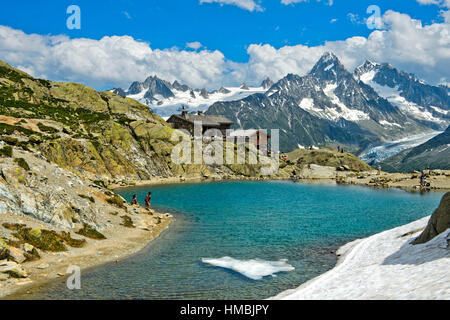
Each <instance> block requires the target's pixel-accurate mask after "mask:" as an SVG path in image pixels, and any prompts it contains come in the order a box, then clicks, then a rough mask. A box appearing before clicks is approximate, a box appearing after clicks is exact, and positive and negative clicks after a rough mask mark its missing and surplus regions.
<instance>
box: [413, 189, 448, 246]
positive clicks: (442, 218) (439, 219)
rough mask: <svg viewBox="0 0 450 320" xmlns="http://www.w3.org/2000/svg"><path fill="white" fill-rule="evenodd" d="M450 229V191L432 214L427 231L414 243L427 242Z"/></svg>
mask: <svg viewBox="0 0 450 320" xmlns="http://www.w3.org/2000/svg"><path fill="white" fill-rule="evenodd" d="M447 229H450V192H448V193H447V194H445V195H444V197H443V198H442V201H441V204H440V205H439V208H437V209H436V211H435V212H434V213H433V215H432V216H431V219H430V221H429V222H428V225H427V227H426V228H425V231H424V232H423V233H422V234H421V235H420V236H419V237H418V238H417V239H416V240H414V244H422V243H426V242H428V241H430V240H432V239H434V238H435V237H436V236H438V235H440V234H441V233H443V232H445V231H446V230H447Z"/></svg>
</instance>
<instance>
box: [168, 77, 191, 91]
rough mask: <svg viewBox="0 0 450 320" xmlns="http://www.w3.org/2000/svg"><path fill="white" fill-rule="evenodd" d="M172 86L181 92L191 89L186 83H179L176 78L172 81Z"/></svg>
mask: <svg viewBox="0 0 450 320" xmlns="http://www.w3.org/2000/svg"><path fill="white" fill-rule="evenodd" d="M172 88H174V89H175V90H179V91H183V92H186V91H189V90H191V88H189V87H188V86H187V85H185V84H181V83H179V82H178V81H176V80H175V81H174V82H173V84H172Z"/></svg>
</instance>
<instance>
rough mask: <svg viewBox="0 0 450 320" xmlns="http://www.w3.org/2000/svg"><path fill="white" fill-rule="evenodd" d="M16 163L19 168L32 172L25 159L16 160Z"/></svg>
mask: <svg viewBox="0 0 450 320" xmlns="http://www.w3.org/2000/svg"><path fill="white" fill-rule="evenodd" d="M14 162H15V163H17V164H18V165H19V167H21V168H23V169H25V170H26V171H30V166H29V165H28V163H27V162H26V161H25V159H23V158H17V159H14Z"/></svg>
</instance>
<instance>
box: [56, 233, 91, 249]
mask: <svg viewBox="0 0 450 320" xmlns="http://www.w3.org/2000/svg"><path fill="white" fill-rule="evenodd" d="M61 238H62V239H63V240H64V242H65V243H66V244H67V245H68V246H70V247H72V248H82V247H84V246H85V244H86V240H85V239H74V238H72V236H71V235H70V233H69V232H65V231H63V232H61Z"/></svg>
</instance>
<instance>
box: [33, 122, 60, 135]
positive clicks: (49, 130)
mask: <svg viewBox="0 0 450 320" xmlns="http://www.w3.org/2000/svg"><path fill="white" fill-rule="evenodd" d="M38 128H39V130H41V131H42V132H46V133H58V132H59V130H58V129H56V128H53V127H49V126H46V125H45V124H43V123H41V122H39V123H38Z"/></svg>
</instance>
